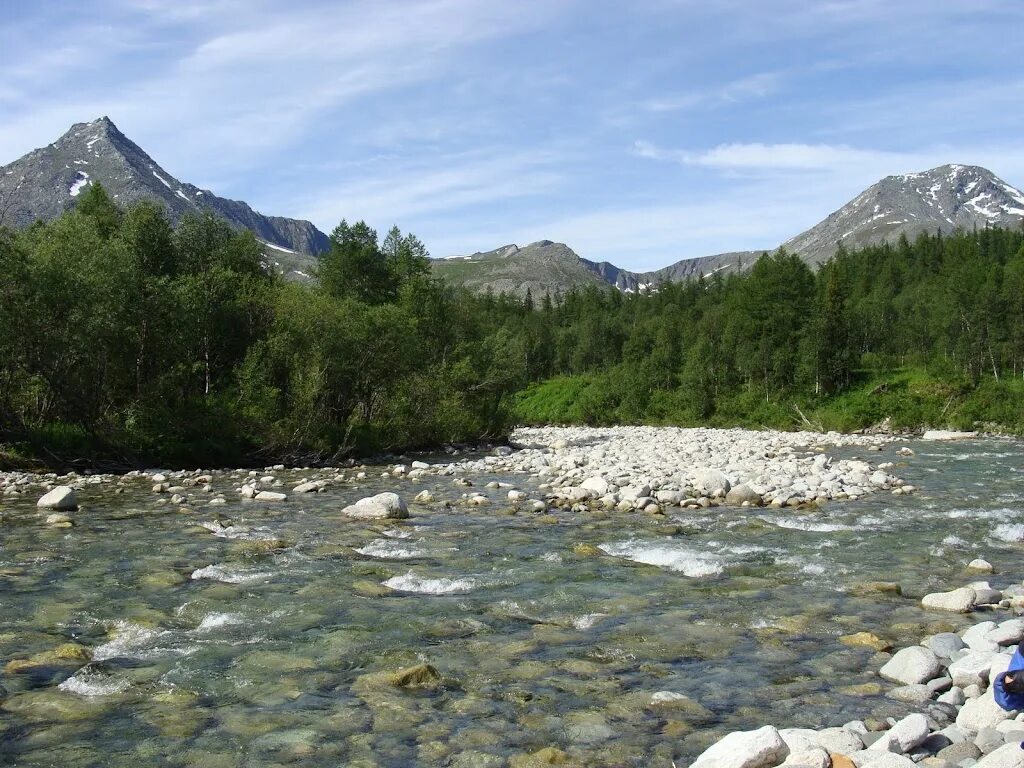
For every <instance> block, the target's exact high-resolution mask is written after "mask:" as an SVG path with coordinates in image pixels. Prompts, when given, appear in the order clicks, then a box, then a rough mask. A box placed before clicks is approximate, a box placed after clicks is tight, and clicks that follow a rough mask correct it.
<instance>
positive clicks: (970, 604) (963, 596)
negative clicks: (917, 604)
mask: <svg viewBox="0 0 1024 768" xmlns="http://www.w3.org/2000/svg"><path fill="white" fill-rule="evenodd" d="M976 603H977V596H976V595H975V592H974V590H973V589H971V588H970V587H960V589H954V590H951V591H949V592H933V593H931V594H929V595H925V596H924V597H923V598H922V599H921V606H922V607H924V608H931V609H932V610H936V611H951V612H953V613H968V612H969V611H970V610H971V609H972V608H974V606H975V604H976Z"/></svg>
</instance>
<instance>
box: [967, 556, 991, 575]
mask: <svg viewBox="0 0 1024 768" xmlns="http://www.w3.org/2000/svg"><path fill="white" fill-rule="evenodd" d="M967 568H968V570H971V571H981V572H982V573H992V571H994V570H995V568H993V567H992V563H990V562H989V561H988V560H982V559H981V558H980V557H979V558H975V559H974V560H971V562H969V563H968V564H967Z"/></svg>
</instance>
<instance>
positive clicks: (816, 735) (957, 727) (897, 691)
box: [691, 560, 1024, 768]
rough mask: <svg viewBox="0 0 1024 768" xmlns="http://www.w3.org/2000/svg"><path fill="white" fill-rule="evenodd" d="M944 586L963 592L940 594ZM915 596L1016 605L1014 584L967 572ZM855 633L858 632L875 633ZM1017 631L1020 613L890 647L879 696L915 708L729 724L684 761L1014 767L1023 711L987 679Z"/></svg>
mask: <svg viewBox="0 0 1024 768" xmlns="http://www.w3.org/2000/svg"><path fill="white" fill-rule="evenodd" d="M987 566H988V563H986V562H985V561H982V560H975V561H973V562H972V563H971V564H970V566H969V567H971V568H973V569H975V570H978V571H979V572H984V571H985V570H987ZM989 567H990V566H989ZM950 596H957V597H960V596H966V597H967V600H966V602H959V601H953V600H949V601H944V600H943V598H949V597H950ZM943 605H944V606H945V608H942V607H940V606H943ZM922 606H923V607H925V608H932V609H937V610H943V609H944V610H951V611H954V612H958V613H963V612H968V611H973V610H975V609H982V610H990V609H993V608H1000V609H1004V610H1008V609H1012V610H1014V611H1016V612H1019V611H1021V610H1022V609H1024V586H1022V585H1020V584H1014V585H1011V586H1009V587H1007V588H1006V589H1004V590H997V589H993V588H992V587H991V586H990V585H989V583H988V582H974V583H972V584H971V585H968V586H966V587H960V588H958V589H956V590H952V591H951V592H948V593H940V594H938V595H927V596H926V597H925V598H924V599H923V600H922ZM862 635H863V637H861V638H860V639H859V641H860V642H863V643H869V642H870V641H871V640H872V639H874V640H877V638H874V637H873V636H871V635H870V634H869V633H862ZM1021 641H1024V618H1011V619H1006V620H1003V621H1000V622H998V623H997V622H995V621H992V620H986V621H981V622H978V623H976V624H974V625H972V626H971V627H969V628H967V629H965V630H963V631H962V632H960V633H959V634H957V633H954V632H943V633H938V634H935V635H930V636H928V637H925V638H923V639H922V641H921V644H920V645H917V646H908V647H906V648H902V649H900V650H899V651H897V652H895V653H894V654H892V655H891V656H890V657H888V659H887V660H886V662H885V664H884V665H883V666H882V667H881V669H880V670H879V671H878V674H879V676H880V677H882V678H883V679H885V680H887V681H889V682H892V683H896V684H897V687H896V688H893V689H891V690H890V691H888V693H887V695H888V697H889V698H892V699H895V700H897V701H903V702H909V703H914V704H918V705H920V706H921V709H922V711H921V712H918V713H915V714H911V715H909V716H907V717H904V718H902V719H900V720H896V719H894V718H888V719H887V720H854V721H851V722H848V723H845V724H843V725H840V726H834V727H830V728H824V729H820V730H812V729H802V728H785V729H776V728H775V727H773V726H771V725H765V726H763V727H761V728H758V729H756V730H751V731H736V732H733V733H730V734H728V735H726V736H725V737H724V738H722V739H721V740H719V741H718V742H716V743H715V744H713V745H712V746H711V747H709V748H708V749H707V750H705V751H704V752H703V753H702V754H701V755H700V756H699V757H698V758H697V759H696V760H695V761H694V762H693V763H691V768H775V767H776V766H785V768H830V767H831V768H849V767H850V766H856V767H857V768H910V766H914V765H918V764H920V765H926V766H929V767H930V768H969V766H976V768H1020V766H1024V713H1018V712H1008V711H1006V710H1003V709H1001V708H1000V707H999V705H998V704H997V703H996V701H995V699H994V697H993V688H992V682H993V681H994V680H995V678H996V676H997V675H999V674H1002V673H1003V672H1004V671H1005V670H1006V668H1007V666H1008V665H1009V663H1010V659H1011V657H1012V655H1013V652H1014V650H1015V648H1016V646H1017V645H1018V644H1019V643H1021Z"/></svg>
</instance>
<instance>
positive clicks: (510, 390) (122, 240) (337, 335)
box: [0, 185, 1024, 466]
mask: <svg viewBox="0 0 1024 768" xmlns="http://www.w3.org/2000/svg"><path fill="white" fill-rule="evenodd" d="M332 243H333V244H332V248H331V251H330V253H328V254H326V255H325V256H324V258H323V261H322V264H321V268H320V274H319V277H320V282H319V285H318V286H316V287H312V288H311V287H305V286H301V285H297V284H288V283H283V282H282V281H280V280H279V279H277V278H276V277H274V276H272V275H271V274H269V273H268V272H267V271H266V270H265V269H264V268H263V266H262V264H261V261H262V259H263V253H262V249H261V246H260V244H259V243H258V242H257V241H256V239H255V238H254V237H253V236H252V235H251V234H249V233H247V232H238V231H235V230H233V229H231V228H230V227H229V226H227V225H226V224H224V223H223V222H222V221H220V220H218V219H216V218H213V217H211V216H208V215H207V216H196V217H191V218H186V219H185V220H184V221H182V222H181V223H180V225H179V226H178V228H177V229H176V230H173V231H172V229H171V227H170V224H169V223H168V221H167V220H166V218H165V216H164V214H163V212H162V211H161V210H160V209H158V208H157V207H155V206H153V205H151V204H145V203H143V204H139V205H137V206H135V207H133V208H131V209H130V210H128V211H126V212H122V211H120V210H118V209H117V208H116V206H114V205H113V203H112V202H111V201H110V199H109V197H107V195H106V193H105V192H104V191H103V189H102V187H100V186H98V185H96V186H93V187H90V188H89V190H87V191H86V192H85V193H83V195H82V197H81V199H80V201H79V204H78V206H77V207H76V209H75V210H73V211H71V212H69V213H67V214H66V215H64V216H63V217H61V218H60V219H57V220H55V221H53V222H51V223H48V224H43V223H37V224H36V225H34V226H32V227H30V228H28V229H27V230H24V231H22V232H20V233H13V232H11V231H8V230H3V229H0V443H2V444H4V445H6V446H11V445H16V446H18V448H17V449H16V450H12V449H11V448H10V447H7V448H4V449H3V451H0V460H2V461H6V462H8V463H15V462H21V461H22V460H23V457H24V456H25V455H32V454H35V455H45V456H47V457H48V458H49V459H51V460H52V458H53V457H54V456H57V457H64V458H73V457H77V456H108V457H114V458H120V459H122V460H123V459H131V460H136V461H148V462H163V463H176V464H184V465H193V466H194V465H196V464H201V463H207V462H216V463H236V462H240V461H245V460H249V459H251V460H254V461H257V460H263V459H267V458H270V457H274V458H276V459H279V460H280V459H282V458H287V457H295V458H296V459H299V458H303V459H310V458H315V457H323V458H330V457H336V456H338V455H342V454H346V453H350V452H367V451H375V450H387V449H399V448H404V447H410V446H427V445H432V444H436V443H437V442H439V441H458V440H470V439H474V438H480V437H487V436H495V435H499V434H501V433H502V431H503V430H505V429H506V428H507V426H508V425H509V424H510V423H513V422H516V421H518V422H521V423H551V422H561V423H581V424H595V425H600V424H615V423H626V424H631V423H658V424H679V425H712V426H733V425H743V426H750V427H759V426H772V427H781V428H798V427H804V426H808V425H812V426H820V427H824V428H835V429H842V430H851V429H858V428H861V427H866V426H869V425H872V424H875V423H878V422H880V421H883V420H884V419H889V420H890V421H891V422H892V423H893V425H894V426H896V427H910V426H919V425H923V424H928V425H934V426H947V425H948V426H954V427H972V426H974V425H976V424H981V425H985V426H992V425H999V426H1001V427H1003V428H1007V429H1012V430H1016V431H1024V416H1022V414H1024V408H1022V407H1021V405H1022V403H1024V234H1022V233H1021V232H1010V231H1005V230H983V231H980V232H972V233H964V232H961V233H957V234H955V235H953V236H948V237H939V236H934V237H931V236H921V237H920V238H918V239H917V241H915V242H914V243H910V242H907V241H906V240H905V239H904V240H901V241H900V242H899V243H897V244H896V245H895V246H890V245H881V246H875V247H871V248H866V249H863V250H861V251H858V252H855V253H848V252H846V251H845V250H843V249H840V251H839V252H838V253H837V254H836V257H835V258H834V259H833V260H832V261H831V262H830V263H829V264H827V265H825V266H824V267H823V268H822V269H821V270H820V271H819V272H818V273H817V274H813V273H812V272H810V270H809V269H808V268H807V267H806V265H804V264H803V262H801V261H800V259H798V258H797V257H796V256H794V255H792V254H788V253H786V252H784V251H782V250H780V251H778V252H777V253H774V254H771V255H768V254H765V255H764V256H762V258H761V259H760V260H759V261H758V262H757V263H756V264H755V265H754V267H753V268H752V270H751V271H750V273H749V274H746V275H730V276H726V277H723V276H721V275H715V276H712V277H711V278H710V279H705V278H699V279H698V280H695V281H691V282H688V283H683V284H665V285H662V286H659V288H658V290H657V291H656V292H653V293H651V294H649V295H623V294H621V293H619V292H618V291H616V290H614V289H611V288H608V289H601V288H598V287H595V286H589V287H586V288H583V289H579V290H574V291H571V292H569V293H568V294H566V295H564V296H556V297H552V296H543V297H540V298H539V300H538V299H537V298H535V297H533V296H528V297H527V299H526V300H520V299H516V298H514V297H510V296H507V295H503V294H499V295H495V294H494V293H493V292H488V293H485V294H484V295H482V296H477V295H472V294H470V293H468V292H466V291H456V290H453V289H451V288H449V287H447V286H445V284H444V283H442V282H440V281H438V280H436V279H434V278H432V277H431V275H430V270H429V262H428V259H427V254H426V250H425V248H424V247H423V245H422V243H420V242H419V240H417V239H416V238H415V237H414V236H412V235H403V234H402V233H401V232H400V231H399V230H398V229H397V228H392V229H391V230H390V231H389V232H388V233H387V236H386V237H385V239H384V241H383V243H379V242H378V239H377V234H376V233H375V232H374V231H373V230H372V229H371V228H369V227H368V226H366V224H364V223H363V222H358V223H356V224H353V225H349V224H347V223H346V222H342V223H341V225H339V227H338V228H337V229H336V230H335V232H334V234H333V236H332ZM5 457H6V458H5Z"/></svg>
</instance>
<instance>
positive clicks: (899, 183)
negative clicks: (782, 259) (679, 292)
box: [0, 117, 1024, 298]
mask: <svg viewBox="0 0 1024 768" xmlns="http://www.w3.org/2000/svg"><path fill="white" fill-rule="evenodd" d="M97 181H98V182H101V183H102V184H103V185H104V187H106V189H107V190H108V191H109V192H110V194H111V196H112V197H113V198H114V200H115V201H116V202H117V203H118V204H120V205H125V206H126V205H130V204H132V203H134V202H136V201H138V200H155V201H158V202H160V203H162V204H163V205H164V206H165V207H166V209H167V212H168V215H169V217H170V219H171V220H172V221H174V222H176V221H178V220H180V219H181V217H182V216H184V215H186V214H187V213H189V212H195V211H204V210H205V211H210V212H212V213H214V214H215V215H217V216H219V217H221V218H222V219H224V220H225V221H227V222H228V223H230V224H231V225H232V226H234V227H238V228H242V229H247V230H250V231H251V232H253V233H254V234H255V235H256V237H257V238H259V239H260V240H261V241H262V242H263V244H264V246H265V253H266V259H267V263H268V265H271V266H273V267H274V268H275V269H276V270H278V271H280V272H281V273H283V274H285V275H286V276H288V277H290V278H292V279H298V280H307V281H308V280H311V279H313V277H312V276H313V274H314V272H315V269H316V264H317V257H318V256H319V255H320V254H322V253H324V252H325V251H327V250H328V248H329V247H330V239H329V238H328V236H327V235H325V234H324V233H323V232H321V231H320V230H319V229H317V228H316V227H315V226H314V225H313V224H311V223H310V222H308V221H303V220H300V219H289V218H284V217H280V216H266V215H264V214H261V213H259V212H257V211H254V210H253V209H252V208H251V207H250V206H249V205H248V204H247V203H245V202H242V201H238V200H229V199H226V198H222V197H218V196H217V195H215V194H213V193H212V192H211V191H210V190H205V189H200V188H199V187H196V186H194V185H192V184H188V183H185V182H181V181H178V180H177V179H176V178H175V177H174V176H172V175H171V174H170V173H168V172H167V171H165V170H164V169H163V168H161V167H160V166H159V165H158V164H157V163H156V162H155V161H154V160H153V159H152V158H151V157H150V156H149V155H148V154H146V152H145V151H143V150H142V149H141V148H140V147H139V146H138V145H137V144H135V143H134V142H132V141H131V140H130V139H129V138H128V137H126V136H125V135H124V134H123V133H121V131H120V130H118V128H117V126H116V125H114V123H113V122H112V121H111V120H110V119H109V118H107V117H101V118H99V119H97V120H93V121H92V122H89V123H76V124H74V125H73V126H71V128H70V129H69V130H68V131H67V132H66V133H65V134H64V135H63V136H61V137H60V138H59V139H57V140H56V141H55V142H53V143H52V144H48V145H47V146H45V147H41V148H39V149H36V150H33V151H32V152H29V153H28V154H27V155H25V156H24V157H22V158H20V159H18V160H15V161H14V162H12V163H10V164H9V165H5V166H2V167H0V224H7V225H13V226H16V227H20V226H27V225H28V224H31V223H32V222H33V221H36V220H39V219H41V220H44V221H49V220H51V219H54V218H56V217H57V216H59V215H60V214H62V213H63V212H64V211H67V210H69V209H71V208H72V207H74V205H75V202H76V198H77V197H78V196H79V195H80V194H81V193H82V191H83V190H84V189H85V188H86V187H87V186H88V185H90V184H92V183H94V182H97ZM1021 222H1024V193H1022V192H1021V191H1020V190H1018V189H1016V188H1015V187H1013V186H1011V185H1009V184H1007V183H1006V182H1005V181H1003V180H1002V179H1000V178H999V177H998V176H996V175H995V174H993V173H992V172H991V171H989V170H987V169H985V168H981V167H978V166H971V165H955V164H954V165H942V166H939V167H937V168H932V169H931V170H928V171H923V172H921V173H908V174H901V175H896V176H887V177H885V178H884V179H882V180H881V181H879V182H877V183H876V184H873V185H872V186H870V187H869V188H868V189H866V190H864V191H863V192H861V193H860V194H859V195H857V196H856V197H855V198H853V199H852V200H851V201H849V202H848V203H847V204H846V205H844V206H842V207H841V208H839V209H838V210H837V211H835V212H833V213H831V214H830V215H829V216H827V217H826V218H825V219H824V220H822V221H821V222H819V223H817V224H815V225H814V226H813V227H811V228H810V229H808V230H806V231H805V232H802V233H800V234H799V235H796V236H795V237H793V238H790V239H789V240H787V241H786V242H785V243H783V246H784V247H785V248H786V249H787V250H789V251H792V252H794V253H797V254H798V255H800V256H801V258H803V259H804V261H806V262H807V264H809V265H810V266H811V267H817V266H818V265H820V264H822V263H823V262H825V261H827V260H828V259H829V258H831V257H832V255H833V254H834V253H835V251H836V249H837V248H838V247H839V245H840V244H842V245H843V246H845V247H846V248H847V249H849V250H853V249H856V248H861V247H863V246H867V245H874V244H878V243H882V242H895V241H896V240H897V239H898V238H899V237H900V236H901V235H906V236H907V237H908V238H909V239H913V238H915V237H917V235H919V234H920V233H922V232H936V231H939V232H945V233H948V232H952V231H953V230H954V229H956V228H958V227H959V228H965V229H971V228H975V227H978V228H981V227H986V226H1000V227H1016V226H1020V225H1021ZM680 226H685V222H682V223H681V224H680ZM774 248H775V246H773V247H771V248H766V249H765V250H774ZM761 253H762V251H736V252H729V253H721V254H715V255H713V256H703V257H699V258H693V259H684V260H681V261H677V262H675V263H673V264H670V265H668V266H666V267H663V268H661V269H657V270H653V271H649V272H633V271H630V270H627V269H622V268H620V267H618V266H616V265H615V264H612V263H610V262H607V261H603V262H594V261H590V260H588V259H585V258H582V257H581V256H579V255H578V254H576V253H575V252H574V251H573V250H572V249H571V248H570V247H569V246H568V245H565V244H564V243H555V242H552V241H550V240H540V241H537V242H534V243H530V244H528V245H525V246H522V247H520V246H518V245H505V246H502V247H500V248H496V249H494V250H491V251H484V252H478V253H474V254H472V255H470V256H459V257H450V258H446V259H433V260H432V266H433V270H434V272H435V273H436V274H437V275H439V276H442V277H444V278H445V279H446V280H448V281H449V282H451V283H453V284H456V285H465V286H467V287H469V288H471V289H473V290H479V291H484V290H487V289H488V288H490V289H491V290H493V291H495V292H502V291H504V292H506V293H512V294H517V295H520V296H524V295H526V293H527V292H528V291H529V292H530V293H531V294H532V295H533V296H535V297H538V298H539V297H541V296H543V295H544V294H545V293H551V294H556V293H564V292H566V291H568V290H570V289H571V288H577V287H582V286H586V285H596V286H607V285H611V286H615V287H616V288H618V289H619V290H621V291H623V292H626V293H634V292H638V291H645V290H650V289H652V288H654V287H656V286H657V285H658V284H659V283H661V282H665V281H680V280H687V279H691V278H696V277H699V276H702V275H703V276H705V277H707V276H710V275H713V274H716V273H728V272H733V271H741V270H745V269H748V268H749V267H750V266H751V265H752V264H753V263H754V262H755V261H756V260H757V258H758V256H760V254H761Z"/></svg>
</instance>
